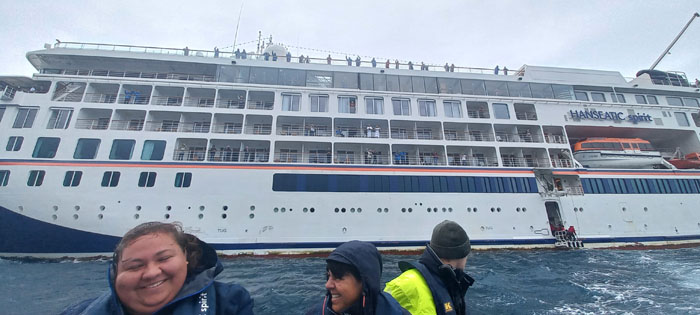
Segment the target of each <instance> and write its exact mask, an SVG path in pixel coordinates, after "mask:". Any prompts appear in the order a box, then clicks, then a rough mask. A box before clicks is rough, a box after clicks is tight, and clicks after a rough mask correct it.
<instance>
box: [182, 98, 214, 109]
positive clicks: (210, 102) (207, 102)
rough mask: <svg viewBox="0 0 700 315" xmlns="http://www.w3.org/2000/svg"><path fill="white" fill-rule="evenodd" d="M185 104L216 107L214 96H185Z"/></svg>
mask: <svg viewBox="0 0 700 315" xmlns="http://www.w3.org/2000/svg"><path fill="white" fill-rule="evenodd" d="M183 104H184V105H185V106H188V107H214V98H213V97H185V98H184V99H183Z"/></svg>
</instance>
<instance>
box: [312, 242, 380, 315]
mask: <svg viewBox="0 0 700 315" xmlns="http://www.w3.org/2000/svg"><path fill="white" fill-rule="evenodd" d="M328 260H333V261H337V262H341V263H344V264H348V265H352V266H354V267H355V268H356V269H357V271H359V273H360V277H361V278H362V279H361V280H362V292H363V293H364V295H365V299H366V305H368V306H370V308H369V309H371V310H374V306H375V305H376V303H377V297H378V295H379V294H380V292H381V290H380V278H381V276H382V256H381V255H380V254H379V251H378V250H377V248H376V247H374V245H372V244H371V243H367V242H361V241H350V242H347V243H343V244H341V245H340V246H338V248H336V249H335V250H334V251H333V252H332V253H331V254H330V255H329V256H328V258H327V259H326V261H328Z"/></svg>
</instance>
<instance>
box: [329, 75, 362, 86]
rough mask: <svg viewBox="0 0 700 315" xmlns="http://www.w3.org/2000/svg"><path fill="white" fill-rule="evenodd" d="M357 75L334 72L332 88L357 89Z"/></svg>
mask: <svg viewBox="0 0 700 315" xmlns="http://www.w3.org/2000/svg"><path fill="white" fill-rule="evenodd" d="M357 81H358V79H357V73H350V72H334V73H333V87H334V88H341V89H357Z"/></svg>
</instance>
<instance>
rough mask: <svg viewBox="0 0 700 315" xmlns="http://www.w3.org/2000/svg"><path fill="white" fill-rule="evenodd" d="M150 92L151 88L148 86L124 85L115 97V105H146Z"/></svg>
mask: <svg viewBox="0 0 700 315" xmlns="http://www.w3.org/2000/svg"><path fill="white" fill-rule="evenodd" d="M152 90H153V87H152V86H150V85H133V84H124V85H122V90H121V91H120V92H119V96H118V97H117V103H119V104H137V105H147V104H148V102H149V100H150V99H151V91H152Z"/></svg>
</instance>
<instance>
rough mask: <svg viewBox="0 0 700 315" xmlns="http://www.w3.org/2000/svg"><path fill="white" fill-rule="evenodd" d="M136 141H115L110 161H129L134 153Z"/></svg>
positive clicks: (110, 153)
mask: <svg viewBox="0 0 700 315" xmlns="http://www.w3.org/2000/svg"><path fill="white" fill-rule="evenodd" d="M135 143H136V141H134V140H129V139H114V142H112V150H111V151H110V152H109V159H110V160H129V159H131V155H132V153H134V144H135Z"/></svg>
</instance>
